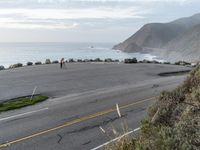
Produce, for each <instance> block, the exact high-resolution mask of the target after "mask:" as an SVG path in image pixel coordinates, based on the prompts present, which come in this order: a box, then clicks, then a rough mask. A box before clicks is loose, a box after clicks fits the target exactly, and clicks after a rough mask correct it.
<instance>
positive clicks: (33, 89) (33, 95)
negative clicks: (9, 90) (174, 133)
mask: <svg viewBox="0 0 200 150" xmlns="http://www.w3.org/2000/svg"><path fill="white" fill-rule="evenodd" d="M36 89H37V86H35V88H34V89H33V93H32V95H31V98H30V100H32V99H33V96H34V94H35V91H36Z"/></svg>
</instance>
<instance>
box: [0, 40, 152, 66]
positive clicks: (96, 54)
mask: <svg viewBox="0 0 200 150" xmlns="http://www.w3.org/2000/svg"><path fill="white" fill-rule="evenodd" d="M113 45H114V43H0V65H3V66H4V67H8V66H10V65H12V64H15V63H22V64H24V65H25V64H26V63H27V62H29V61H31V62H36V61H41V62H45V60H46V59H50V60H52V61H53V60H60V59H61V58H62V57H63V58H65V59H66V60H67V59H70V58H73V59H75V60H76V59H95V58H100V59H106V58H111V59H119V60H124V59H125V58H133V57H136V58H137V59H138V60H143V59H148V60H153V59H155V56H152V55H150V54H140V53H124V52H121V51H119V50H113V49H112V47H113Z"/></svg>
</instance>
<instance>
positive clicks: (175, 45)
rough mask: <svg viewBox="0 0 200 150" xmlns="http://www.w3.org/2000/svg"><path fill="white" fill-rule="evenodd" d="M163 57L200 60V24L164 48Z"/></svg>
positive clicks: (190, 60)
mask: <svg viewBox="0 0 200 150" xmlns="http://www.w3.org/2000/svg"><path fill="white" fill-rule="evenodd" d="M163 49H164V52H163V53H162V57H163V58H165V59H167V60H170V61H176V60H184V61H189V62H193V61H198V60H200V24H199V25H197V26H195V27H194V28H192V29H190V30H188V31H187V32H185V33H183V34H182V35H180V36H178V37H177V38H176V39H174V40H172V41H170V42H169V43H168V44H167V45H166V46H165V47H164V48H163Z"/></svg>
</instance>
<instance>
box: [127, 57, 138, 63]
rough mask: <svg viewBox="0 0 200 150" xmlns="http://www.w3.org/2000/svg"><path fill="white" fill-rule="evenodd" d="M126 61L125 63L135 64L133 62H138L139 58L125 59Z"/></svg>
mask: <svg viewBox="0 0 200 150" xmlns="http://www.w3.org/2000/svg"><path fill="white" fill-rule="evenodd" d="M124 63H125V64H133V63H137V59H136V58H132V59H124Z"/></svg>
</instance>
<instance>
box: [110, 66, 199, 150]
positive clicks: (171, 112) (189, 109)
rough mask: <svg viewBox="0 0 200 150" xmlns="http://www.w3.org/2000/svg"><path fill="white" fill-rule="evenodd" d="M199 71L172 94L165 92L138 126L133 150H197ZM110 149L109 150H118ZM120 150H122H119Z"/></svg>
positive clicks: (191, 75)
mask: <svg viewBox="0 0 200 150" xmlns="http://www.w3.org/2000/svg"><path fill="white" fill-rule="evenodd" d="M199 135H200V67H199V66H198V67H197V68H196V69H195V70H193V71H192V72H191V73H190V76H189V77H188V78H187V79H186V81H185V82H184V83H183V84H182V85H180V86H179V87H177V88H176V89H175V90H173V91H164V92H162V93H161V94H160V96H159V97H158V98H157V101H156V102H155V104H153V106H152V107H151V108H150V109H149V112H148V117H147V119H146V120H144V121H142V123H141V132H140V134H139V136H138V138H137V139H135V140H134V142H133V144H131V145H130V142H131V141H127V142H125V143H124V145H125V147H127V148H126V149H132V150H135V149H136V150H174V149H176V150H198V149H200V136H199ZM118 148H119V146H118V147H117V148H114V147H113V148H112V149H118ZM120 150H122V149H120Z"/></svg>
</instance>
